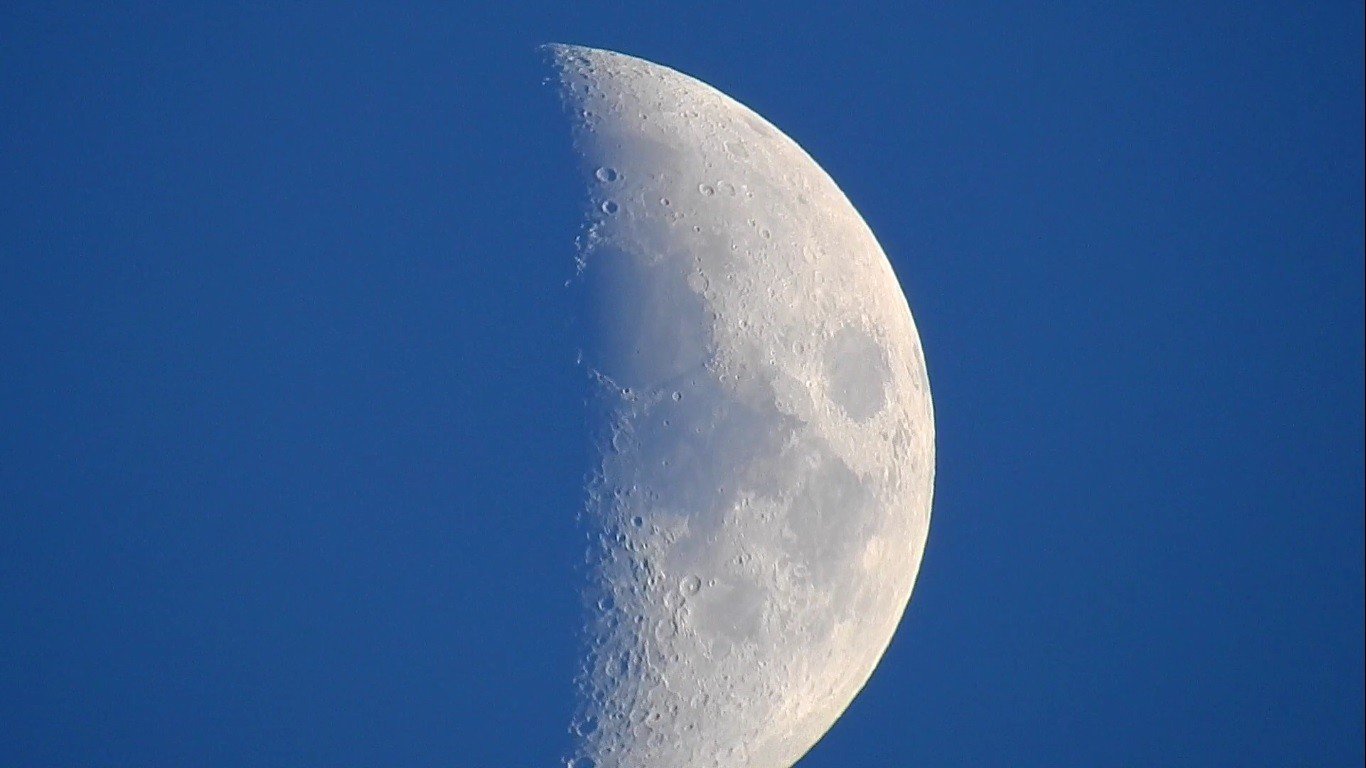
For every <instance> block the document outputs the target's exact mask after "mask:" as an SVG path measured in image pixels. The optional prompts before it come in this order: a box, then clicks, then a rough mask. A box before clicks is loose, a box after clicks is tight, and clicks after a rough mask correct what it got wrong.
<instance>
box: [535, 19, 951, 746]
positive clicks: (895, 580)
mask: <svg viewBox="0 0 1366 768" xmlns="http://www.w3.org/2000/svg"><path fill="white" fill-rule="evenodd" d="M550 51H551V53H552V54H553V56H554V60H555V64H556V66H557V68H558V72H559V75H560V82H561V88H562V93H563V97H564V102H565V104H566V106H567V109H568V111H569V113H570V115H571V117H572V119H573V123H574V135H575V146H576V148H577V151H578V153H579V157H580V158H581V160H582V161H583V163H584V169H585V178H586V179H587V181H588V186H589V199H590V202H591V209H590V211H591V214H590V221H589V223H588V227H587V230H586V232H585V233H584V235H583V237H582V238H581V243H580V245H581V247H580V257H581V264H580V266H581V271H580V275H579V279H580V281H581V285H582V287H583V289H584V291H585V294H586V295H587V296H588V297H589V306H591V308H592V313H593V316H594V320H593V323H592V324H591V325H592V338H591V340H590V341H589V342H588V343H587V344H586V346H585V366H586V368H587V369H588V370H589V371H590V373H591V374H592V376H593V378H594V381H595V382H596V384H595V386H596V387H597V390H598V396H599V400H600V402H601V404H602V406H603V408H602V419H603V422H602V429H601V452H600V454H599V459H600V464H599V465H598V466H597V467H596V471H595V472H594V479H593V481H592V482H591V483H590V487H589V494H588V509H587V513H586V515H585V519H586V523H587V524H588V525H589V526H590V527H591V529H592V531H593V533H594V536H593V539H594V542H595V543H594V545H593V547H592V551H591V553H590V557H591V562H592V571H591V572H592V575H593V578H592V583H591V584H590V586H589V588H588V590H589V592H588V594H589V600H588V606H589V618H588V621H587V627H586V632H585V635H586V643H585V644H586V661H585V665H584V668H583V670H582V674H581V675H580V678H579V680H580V691H581V695H582V701H581V706H580V710H579V714H578V716H577V717H576V720H575V722H574V724H573V728H572V730H573V732H574V734H575V739H576V746H575V748H574V749H575V751H574V753H573V755H572V756H571V757H570V758H569V759H568V762H569V764H570V765H572V766H575V768H583V767H585V766H595V767H596V768H788V767H789V766H791V765H792V764H793V763H794V762H796V761H797V760H798V759H799V758H800V757H801V756H802V755H803V754H804V753H805V752H806V751H807V750H809V749H810V748H811V746H812V745H813V744H815V742H816V741H817V740H818V739H820V737H821V736H822V735H823V734H824V733H825V732H826V731H827V730H828V729H829V728H830V726H831V724H833V723H834V721H835V719H836V718H838V717H839V715H840V714H841V713H842V712H843V711H844V710H845V708H846V707H847V706H848V705H849V703H850V701H851V700H852V699H853V698H854V696H855V695H856V694H857V693H858V691H859V689H860V688H861V687H862V686H863V685H864V683H865V682H866V681H867V680H868V678H869V675H871V674H872V672H873V669H874V667H876V666H877V663H878V660H879V659H880V658H881V656H882V654H883V652H884V650H885V649H886V648H887V644H888V643H889V642H890V640H891V637H892V633H893V632H894V631H895V629H896V626H897V623H898V621H899V620H900V618H901V615H902V613H903V611H904V610H905V608H906V605H907V601H908V600H909V598H910V595H911V588H912V586H913V584H914V582H915V578H916V573H917V571H918V570H919V567H920V559H921V555H922V553H923V551H924V547H925V537H926V534H927V533H928V529H929V520H930V498H931V494H932V489H933V481H934V421H933V413H932V410H931V404H930V391H929V384H928V380H927V378H926V374H925V360H924V355H923V353H922V351H921V347H920V341H919V337H918V335H917V332H916V328H915V324H914V322H913V321H912V319H911V313H910V311H909V309H908V307H907V304H906V299H905V296H904V295H903V293H902V291H901V289H900V286H899V285H898V283H897V279H896V276H895V275H894V274H893V272H892V269H891V266H890V265H889V264H888V262H887V258H886V256H885V255H884V254H883V252H882V249H881V247H880V246H879V245H878V243H877V241H876V239H875V238H874V237H873V234H872V232H871V231H869V229H868V227H867V225H866V224H864V222H863V219H862V218H861V217H860V216H859V214H858V212H857V211H855V210H854V208H853V206H852V205H851V204H850V203H849V200H848V199H847V198H846V197H845V196H844V194H843V193H842V192H840V190H839V188H838V187H837V186H835V183H834V182H833V181H832V180H831V179H830V177H829V176H828V175H826V173H825V172H824V171H822V170H821V168H820V167H819V166H818V165H817V164H816V163H815V162H814V161H813V160H812V159H811V158H810V156H808V155H807V154H806V153H805V152H804V151H802V149H801V148H800V147H798V146H797V144H796V143H794V142H793V141H792V140H791V139H789V138H787V136H785V135H784V134H783V133H782V132H780V131H779V130H778V129H776V128H774V127H773V126H772V125H770V124H769V123H768V122H767V121H765V120H764V119H763V118H761V117H759V116H758V115H757V114H755V113H754V112H752V111H751V110H749V109H747V108H746V107H744V106H743V105H741V104H739V103H738V102H736V101H734V100H733V99H731V98H729V97H727V96H726V95H724V94H722V93H720V92H719V91H717V90H715V89H713V88H711V87H710V86H708V85H706V84H704V83H701V82H699V81H697V80H694V79H692V78H690V77H687V76H685V75H682V74H679V73H678V72H675V71H673V70H671V69H667V68H665V67H661V66H658V65H656V64H651V63H649V62H646V61H642V60H640V59H636V58H631V57H628V56H623V55H621V54H617V53H612V52H608V51H601V50H593V49H588V48H579V47H572V46H551V47H550Z"/></svg>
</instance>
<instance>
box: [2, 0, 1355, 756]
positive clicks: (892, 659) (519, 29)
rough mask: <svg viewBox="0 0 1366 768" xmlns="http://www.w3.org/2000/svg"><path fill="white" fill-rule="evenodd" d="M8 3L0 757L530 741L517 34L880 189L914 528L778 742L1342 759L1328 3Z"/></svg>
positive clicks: (570, 345)
mask: <svg viewBox="0 0 1366 768" xmlns="http://www.w3.org/2000/svg"><path fill="white" fill-rule="evenodd" d="M949 5H950V6H951V7H942V6H922V5H918V4H916V5H909V6H907V7H905V8H899V9H896V10H893V9H891V8H890V7H889V8H884V9H880V10H878V11H876V12H872V11H867V12H864V11H859V10H847V11H840V12H835V11H833V10H829V9H826V8H825V7H824V6H825V4H811V5H809V6H808V5H802V4H746V5H744V6H743V7H733V6H731V5H729V4H718V5H714V6H696V7H691V8H681V7H667V8H661V9H657V10H656V9H651V8H631V7H628V6H625V5H608V4H593V3H575V4H544V5H540V4H536V3H526V4H518V8H517V9H515V10H497V11H494V10H486V11H475V10H469V9H461V8H459V7H458V6H446V5H444V4H404V5H402V7H399V8H395V7H381V6H379V5H378V4H376V5H374V6H366V5H353V4H342V5H337V6H333V7H330V8H326V9H324V8H323V7H321V6H312V5H306V4H299V5H293V6H291V5H285V4H280V5H276V6H274V7H273V8H272V9H269V10H261V9H256V10H241V9H237V10H224V9H222V8H219V7H217V6H216V5H215V6H208V5H205V6H200V7H191V6H189V5H188V4H158V5H138V4H132V5H129V6H128V7H125V8H120V9H117V10H115V9H111V8H107V7H104V5H103V4H89V5H76V4H66V5H56V4H40V3H24V4H20V3H7V4H6V5H5V7H4V9H3V10H0V40H3V43H2V44H0V105H3V107H0V179H3V181H4V183H3V184H0V524H2V525H3V531H4V534H3V536H0V763H3V764H6V765H26V766H45V765H51V766H57V765H89V766H125V765H139V766H178V765H191V764H192V765H201V766H229V765H231V766H240V765H280V766H285V765H288V766H308V765H316V766H372V765H403V766H424V765H432V766H436V765H469V766H475V765H497V766H528V767H532V766H546V765H551V764H553V760H554V758H555V757H556V756H557V755H558V754H559V751H560V749H561V747H562V746H563V743H564V742H563V739H564V734H563V732H562V731H563V725H564V724H565V723H566V722H567V715H568V710H569V706H570V703H569V697H570V693H571V689H570V684H569V677H570V675H571V674H572V671H573V668H574V665H575V651H576V648H575V641H574V628H575V626H576V624H577V612H578V605H577V602H576V590H577V582H576V581H575V577H574V573H575V568H576V564H577V562H578V561H579V559H580V557H581V555H582V548H583V546H582V539H581V532H580V531H578V529H577V528H576V527H575V523H574V515H575V510H576V508H577V507H578V506H579V504H580V497H579V494H580V482H581V479H582V476H583V473H584V471H585V470H586V468H587V462H588V456H587V455H586V453H585V450H584V445H585V444H584V435H583V432H584V424H583V418H584V417H583V413H582V410H581V405H582V402H581V401H582V386H583V382H582V377H581V374H580V372H579V371H577V370H576V369H575V368H574V366H573V362H574V351H575V345H576V343H577V342H576V336H575V331H574V326H573V323H572V310H571V307H570V302H569V299H568V297H567V296H566V295H565V292H564V291H563V290H562V287H561V286H562V283H563V281H564V279H565V278H566V277H567V276H568V275H569V273H570V271H571V269H572V255H573V252H572V239H573V237H574V234H575V231H576V227H577V222H578V218H577V217H578V209H577V200H576V198H575V192H576V187H575V184H576V181H575V177H574V173H573V167H572V166H573V164H572V160H571V158H570V157H569V149H568V134H567V127H566V126H565V125H564V124H563V123H562V122H561V121H560V120H559V114H558V107H557V105H556V103H555V99H554V96H553V94H552V93H551V91H550V90H549V89H548V88H547V87H546V86H544V85H542V80H543V79H544V78H545V77H546V76H547V75H548V74H549V73H548V71H547V70H546V69H545V68H544V66H543V63H542V61H541V59H540V57H539V56H538V55H537V54H536V51H535V46H536V45H538V44H541V43H544V42H549V41H563V42H574V43H581V44H587V45H594V46H600V47H606V48H611V49H615V50H620V51H623V52H626V53H630V54H634V55H638V56H642V57H645V58H648V59H651V60H653V61H657V62H660V63H663V64H666V65H669V66H672V67H675V68H678V69H680V70H682V71H684V72H687V73H689V74H691V75H694V76H696V77H699V78H700V79H702V80H704V81H706V82H709V83H711V84H713V85H715V86H716V87H718V88H720V89H721V90H723V91H725V92H727V93H729V94H730V95H732V96H734V97H736V98H737V99H739V100H740V101H742V102H744V103H746V104H747V105H749V106H750V107H752V108H754V109H755V110H757V111H758V112H760V113H761V114H763V115H764V116H765V117H767V118H768V119H770V120H771V121H772V122H774V123H775V124H776V125H778V126H779V127H781V128H782V129H783V130H784V131H786V132H787V133H788V134H789V135H791V136H792V137H793V138H794V139H796V140H797V141H798V142H799V143H801V144H802V145H803V146H804V147H805V148H806V149H807V150H808V151H809V152H810V153H811V154H812V155H813V156H814V157H815V158H816V159H817V160H818V161H819V162H820V163H821V164H822V165H823V166H824V167H825V168H826V170H828V171H829V172H830V173H831V175H832V176H834V178H835V179H836V181H837V182H838V183H839V184H840V185H841V186H842V187H843V189H844V190H845V192H846V193H847V194H848V195H849V197H850V198H851V199H852V200H853V202H854V203H855V205H856V206H857V207H858V208H859V209H860V211H861V212H862V213H863V215H864V217H865V218H866V219H867V221H868V222H869V224H870V225H871V227H872V228H873V230H874V232H876V233H877V235H878V237H879V239H880V240H881V242H882V244H883V246H884V247H885V249H886V251H887V253H888V255H889V257H890V258H891V260H892V263H893V266H894V267H895V269H896V271H897V273H898V275H899V276H900V278H901V280H902V283H903V286H904V287H905V289H906V291H907V294H908V296H909V298H910V301H911V306H912V308H913V310H914V312H915V314H916V318H917V322H918V324H919V326H920V330H921V334H922V337H923V340H924V344H925V348H926V353H927V358H928V361H929V369H930V377H931V383H932V386H933V389H934V395H935V404H936V414H937V420H938V430H939V441H938V450H939V462H938V473H939V475H938V485H937V492H936V500H935V507H934V522H933V525H932V528H931V534H930V541H929V547H928V550H927V554H926V559H925V563H924V568H923V570H922V571H921V577H920V582H919V585H918V587H917V590H916V594H915V597H914V599H913V600H912V604H911V607H910V609H909V611H908V613H907V616H906V619H905V621H904V622H903V624H902V627H901V630H900V631H899V632H898V634H897V636H896V639H895V641H894V642H893V645H892V647H891V649H890V651H889V653H888V655H887V657H886V659H885V660H884V662H883V664H882V666H881V668H880V669H879V671H878V672H877V673H876V674H875V675H874V677H873V679H872V681H871V682H870V684H869V685H868V687H867V689H866V690H865V692H864V693H863V695H862V696H860V697H859V698H858V699H857V700H856V701H855V703H854V705H853V706H852V707H851V708H850V710H849V711H848V713H847V714H846V716H845V717H844V718H843V719H842V720H841V721H840V722H839V723H838V724H837V725H836V727H835V728H834V730H833V731H832V732H831V733H830V734H829V736H828V737H827V738H826V739H825V740H824V741H823V742H822V743H821V744H820V745H819V746H818V747H817V748H816V750H815V751H813V753H812V754H811V755H810V756H809V757H808V758H806V759H805V760H803V761H802V763H800V766H801V768H824V767H827V766H829V767H832V768H833V767H836V766H838V767H840V768H851V767H853V766H869V767H870V768H881V767H883V766H901V765H906V766H912V765H929V766H977V765H1013V766H1032V765H1037V766H1056V765H1096V766H1101V765H1114V766H1124V765H1202V766H1203V765H1239V766H1286V765H1315V766H1320V765H1322V766H1328V765H1360V764H1361V763H1362V761H1363V747H1362V741H1363V738H1362V737H1363V733H1362V731H1363V725H1362V724H1363V692H1362V687H1363V683H1362V680H1363V661H1362V658H1363V657H1362V645H1363V609H1362V604H1363V551H1362V542H1363V518H1362V512H1361V508H1362V503H1363V472H1362V464H1363V451H1362V435H1363V408H1362V390H1363V382H1362V370H1363V357H1362V355H1363V352H1362V350H1363V331H1362V328H1363V298H1362V278H1363V275H1362V270H1363V267H1362V265H1363V213H1362V211H1363V196H1362V187H1363V150H1362V144H1363V78H1362V70H1363V53H1362V46H1363V44H1362V26H1363V18H1362V16H1363V11H1362V6H1361V4H1360V3H1347V2H1340V3H1339V2H1330V3H1294V2H1286V3H1270V2H1268V3H1251V4H1248V3H1199V4H1189V3H1163V4H1132V5H1130V4H1125V5H1120V6H1116V5H1114V4H1104V5H1105V6H1107V7H1101V6H1100V5H1097V4H1092V3H1059V4H1051V5H1048V6H1047V7H1039V6H1038V4H1033V3H1029V4H1024V3H1021V4H1013V3H1012V4H999V3H990V4H985V3H984V4H969V3H954V4H949Z"/></svg>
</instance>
